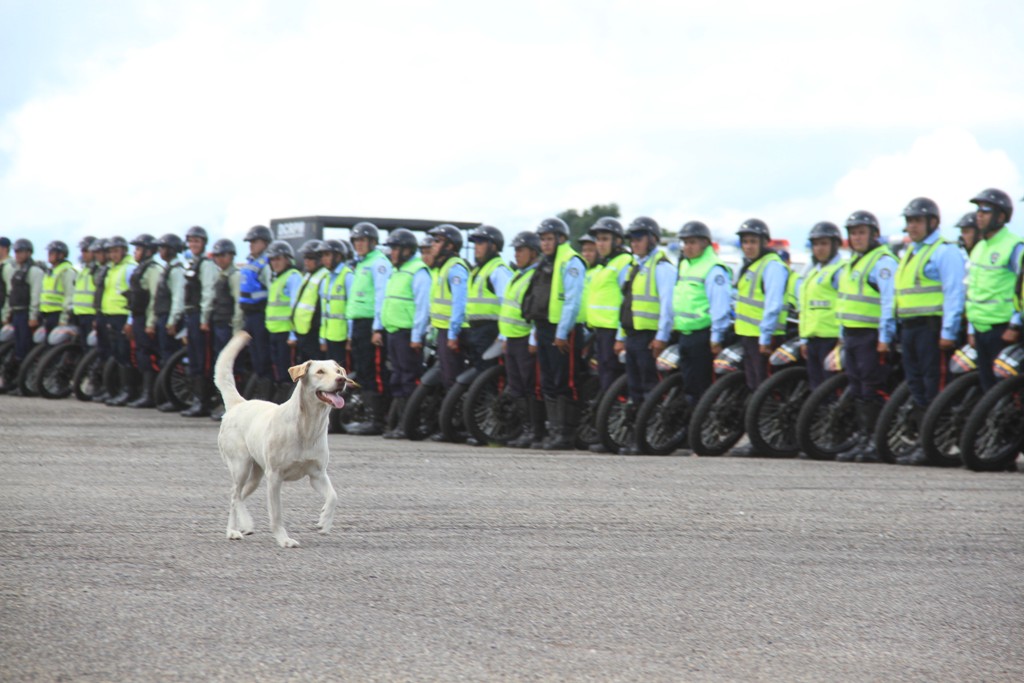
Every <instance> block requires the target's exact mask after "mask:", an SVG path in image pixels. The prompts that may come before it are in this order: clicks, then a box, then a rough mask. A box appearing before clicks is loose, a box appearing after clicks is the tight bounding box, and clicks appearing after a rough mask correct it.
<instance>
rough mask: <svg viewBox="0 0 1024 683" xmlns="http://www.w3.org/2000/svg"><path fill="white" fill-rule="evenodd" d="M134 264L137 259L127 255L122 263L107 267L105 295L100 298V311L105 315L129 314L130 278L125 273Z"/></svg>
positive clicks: (104, 286)
mask: <svg viewBox="0 0 1024 683" xmlns="http://www.w3.org/2000/svg"><path fill="white" fill-rule="evenodd" d="M134 265H135V259H133V258H132V257H131V256H125V257H124V258H123V259H121V262H120V263H117V264H114V265H112V266H110V267H109V268H107V276H106V278H105V279H104V281H103V282H104V285H103V297H102V298H101V299H100V312H101V313H103V315H128V296H127V295H128V278H127V277H125V274H124V273H125V271H126V270H128V266H134ZM122 288H123V289H122Z"/></svg>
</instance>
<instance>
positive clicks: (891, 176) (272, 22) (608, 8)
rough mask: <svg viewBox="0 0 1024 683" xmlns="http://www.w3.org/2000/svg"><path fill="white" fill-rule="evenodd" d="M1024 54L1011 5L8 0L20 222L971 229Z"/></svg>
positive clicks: (8, 184)
mask: <svg viewBox="0 0 1024 683" xmlns="http://www.w3.org/2000/svg"><path fill="white" fill-rule="evenodd" d="M1021 65H1024V3H1020V2H1015V1H1013V0H1003V1H1001V2H990V1H985V0H975V1H974V2H971V3H966V2H948V1H945V0H938V1H934V0H933V1H930V2H910V1H908V2H892V0H887V1H884V2H875V1H873V0H867V1H865V0H859V1H857V2H844V1H838V2H820V0H815V1H813V2H810V1H809V2H786V1H781V2H774V3H766V2H753V1H751V2H747V1H739V0H737V1H734V2H719V3H712V2H707V1H706V0H704V1H702V2H688V1H682V0H650V1H647V0H633V1H630V2H625V1H621V2H616V1H611V0H587V1H579V2H577V1H572V0H570V1H559V0H544V1H536V2H535V1H533V0H519V1H518V2H515V3H483V2H478V1H476V2H469V1H466V2H461V1H451V2H387V1H386V0H380V1H379V2H372V3H371V2H348V1H345V0H334V1H330V2H327V1H325V2H317V1H303V0H289V1H287V2H285V1H283V0H282V1H279V2H273V1H270V0H264V1H253V2H241V1H238V2H233V1H230V0H224V1H221V2H208V1H207V0H203V1H197V2H193V1H190V0H175V1H174V2H169V1H165V2H158V1H156V0H122V1H114V0H109V1H102V0H91V1H90V0H81V1H78V2H67V1H64V0H33V1H31V2H29V1H28V0H21V1H18V0H0V234H6V235H8V236H10V237H15V236H29V237H32V238H34V239H36V240H37V242H43V243H45V242H46V241H48V240H49V239H53V238H57V237H60V238H64V239H68V240H74V239H75V238H76V237H79V236H81V235H84V234H86V233H90V234H98V235H110V234H115V233H119V234H123V235H125V236H126V237H129V238H130V237H132V236H134V235H135V234H137V233H139V232H143V231H146V232H152V233H156V234H157V235H159V234H162V233H164V232H169V231H179V232H180V231H183V230H184V229H185V228H187V227H188V226H190V225H193V224H200V225H204V226H206V227H207V228H208V229H210V230H211V232H212V233H213V234H214V235H215V236H228V237H234V238H238V237H241V235H243V234H244V232H245V230H246V229H247V228H248V227H250V226H251V225H254V224H256V223H267V222H268V221H269V220H270V219H271V218H280V217H289V216H303V215H310V214H327V215H365V216H388V217H408V218H436V219H450V220H465V221H486V222H489V223H492V224H494V225H497V226H498V227H500V228H502V229H503V230H504V231H505V233H506V235H509V236H511V235H512V234H514V233H515V232H518V231H519V230H522V229H532V228H533V227H535V226H536V224H537V223H538V222H539V221H540V220H541V219H542V218H544V217H545V216H547V215H550V214H553V213H556V212H558V211H561V210H564V209H566V208H570V207H575V208H579V209H582V208H585V207H587V206H590V205H592V204H596V203H608V202H617V203H618V204H619V205H620V206H621V207H622V211H623V214H624V216H625V217H626V218H627V219H628V218H632V217H634V216H636V215H640V214H647V215H650V216H653V217H654V218H655V219H657V220H658V221H659V222H660V223H661V224H662V225H663V226H664V227H666V228H669V229H671V230H673V231H674V230H676V229H677V228H678V227H679V226H680V225H681V224H682V223H683V222H685V221H686V220H691V219H701V220H704V221H706V222H708V224H709V225H711V226H712V229H713V230H714V231H715V232H716V233H723V234H724V233H731V232H732V231H733V230H735V228H736V227H737V226H738V224H739V223H740V222H741V221H742V220H743V219H744V218H746V217H748V216H755V215H756V216H759V217H761V218H763V219H764V220H766V221H767V222H768V224H769V225H770V226H771V227H772V229H773V232H774V234H775V235H776V236H784V237H789V238H791V239H795V240H799V241H802V239H803V237H804V235H805V234H806V231H807V230H808V229H809V227H810V226H811V225H812V224H813V223H815V222H816V221H819V220H832V221H836V222H840V221H842V220H843V218H844V217H845V216H846V215H847V214H848V213H849V212H850V211H852V210H854V209H861V208H864V209H869V210H872V211H874V212H876V213H877V214H878V215H879V217H880V218H881V219H882V220H883V223H884V224H885V226H886V229H887V231H889V232H897V231H898V230H899V225H900V223H899V220H898V216H899V213H900V211H901V209H902V208H903V206H904V205H905V204H906V203H907V201H908V200H909V199H911V198H912V197H915V196H917V195H927V196H931V197H932V198H934V199H935V200H937V201H938V202H939V204H940V206H941V208H942V210H943V214H944V218H945V223H946V224H947V225H952V224H953V223H954V222H955V221H956V219H957V218H958V217H959V216H960V215H961V214H962V213H963V212H964V211H966V210H968V209H969V208H970V205H969V204H968V203H967V200H968V199H969V198H970V197H971V196H972V195H973V194H974V193H975V192H976V191H978V190H980V189H982V188H984V187H988V186H995V187H1001V188H1003V189H1005V190H1007V191H1010V192H1012V193H1013V196H1014V199H1015V200H1016V199H1019V198H1020V197H1021V195H1022V193H1024V68H1022V66H1021ZM1021 211H1022V215H1024V209H1022V210H1021ZM1020 222H1021V220H1020V219H1018V220H1017V221H1015V223H1020ZM947 234H950V235H952V234H953V232H952V230H949V229H948V228H947Z"/></svg>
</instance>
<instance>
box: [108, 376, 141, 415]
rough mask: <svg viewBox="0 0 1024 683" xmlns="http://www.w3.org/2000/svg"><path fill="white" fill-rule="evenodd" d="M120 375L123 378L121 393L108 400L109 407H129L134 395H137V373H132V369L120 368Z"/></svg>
mask: <svg viewBox="0 0 1024 683" xmlns="http://www.w3.org/2000/svg"><path fill="white" fill-rule="evenodd" d="M118 374H119V375H120V376H121V393H119V394H118V395H117V396H114V397H113V398H109V399H107V405H108V406H114V407H116V408H121V407H123V406H126V405H128V404H129V403H130V402H131V401H132V400H133V399H134V396H133V394H135V393H136V392H135V391H133V383H134V382H135V373H134V372H132V369H131V368H130V367H127V368H126V367H124V366H121V367H119V368H118Z"/></svg>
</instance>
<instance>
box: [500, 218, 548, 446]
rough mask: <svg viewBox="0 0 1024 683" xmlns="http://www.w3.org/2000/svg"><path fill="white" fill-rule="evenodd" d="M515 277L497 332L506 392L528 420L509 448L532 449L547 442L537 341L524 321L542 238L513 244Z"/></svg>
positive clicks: (520, 238)
mask: <svg viewBox="0 0 1024 683" xmlns="http://www.w3.org/2000/svg"><path fill="white" fill-rule="evenodd" d="M512 248H513V249H515V258H516V273H515V275H513V276H512V279H511V280H510V281H509V283H508V285H507V286H506V287H505V295H504V296H503V297H502V299H501V309H500V310H499V311H498V332H499V333H500V335H501V339H502V341H503V342H504V343H503V351H504V354H505V378H506V382H507V385H506V388H505V391H506V393H507V394H508V396H509V397H510V398H512V399H514V400H515V401H516V404H517V405H518V407H519V415H520V416H521V417H523V418H525V419H526V421H525V424H524V425H523V431H522V433H521V434H520V435H519V436H518V437H516V438H515V439H512V440H511V441H509V442H508V443H507V444H506V445H507V446H509V447H510V448H529V447H530V446H531V444H533V443H534V442H539V441H542V440H543V438H544V404H543V403H541V399H540V397H539V396H538V395H537V383H536V380H537V343H536V342H537V340H536V338H535V337H534V335H533V326H532V325H531V324H530V323H529V322H527V320H526V319H525V318H524V317H523V298H524V296H525V295H526V291H527V289H528V288H529V286H530V282H531V280H532V279H533V276H534V274H535V273H536V272H537V262H538V260H539V259H540V238H538V237H537V234H536V233H533V232H530V231H523V232H521V233H519V234H518V235H516V236H515V238H514V239H513V240H512Z"/></svg>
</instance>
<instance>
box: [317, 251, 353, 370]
mask: <svg viewBox="0 0 1024 683" xmlns="http://www.w3.org/2000/svg"><path fill="white" fill-rule="evenodd" d="M324 246H325V247H326V248H327V250H326V251H324V253H323V255H322V256H321V257H320V263H321V265H322V266H323V267H324V268H326V269H327V276H326V277H324V279H323V280H321V281H320V310H321V311H322V315H321V316H320V339H321V340H322V343H321V346H320V351H321V352H323V353H325V354H326V358H328V359H329V360H333V361H336V362H337V363H338V364H339V365H341V366H343V367H348V365H349V362H348V358H347V356H348V352H347V345H348V338H349V328H350V327H351V324H350V323H349V320H348V317H347V316H346V315H345V308H346V305H347V300H348V293H349V290H350V289H351V288H352V268H351V267H349V265H348V262H347V261H348V259H347V258H346V256H348V249H347V248H346V246H345V244H344V243H343V242H342V241H341V240H324Z"/></svg>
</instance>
